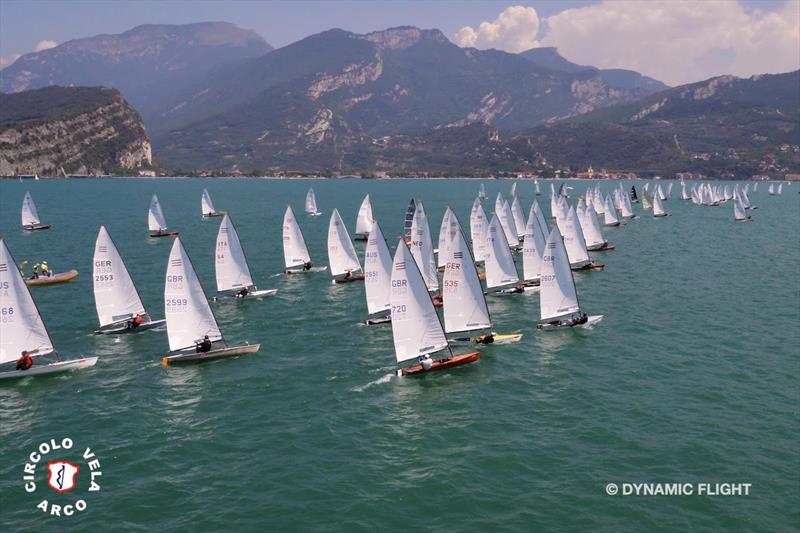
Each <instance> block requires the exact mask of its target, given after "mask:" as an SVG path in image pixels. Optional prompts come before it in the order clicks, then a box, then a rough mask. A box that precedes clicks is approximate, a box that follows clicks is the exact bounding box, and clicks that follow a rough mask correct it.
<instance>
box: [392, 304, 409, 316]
mask: <svg viewBox="0 0 800 533" xmlns="http://www.w3.org/2000/svg"><path fill="white" fill-rule="evenodd" d="M406 311H408V309H407V308H406V304H402V305H393V306H392V316H394V315H395V314H397V313H405V312H406Z"/></svg>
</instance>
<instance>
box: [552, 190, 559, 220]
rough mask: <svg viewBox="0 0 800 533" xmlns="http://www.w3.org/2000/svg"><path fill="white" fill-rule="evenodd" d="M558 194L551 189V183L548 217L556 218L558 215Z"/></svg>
mask: <svg viewBox="0 0 800 533" xmlns="http://www.w3.org/2000/svg"><path fill="white" fill-rule="evenodd" d="M558 199H559V198H558V196H557V195H556V193H555V192H554V190H553V184H552V183H551V184H550V218H556V217H557V216H558V210H559V207H558Z"/></svg>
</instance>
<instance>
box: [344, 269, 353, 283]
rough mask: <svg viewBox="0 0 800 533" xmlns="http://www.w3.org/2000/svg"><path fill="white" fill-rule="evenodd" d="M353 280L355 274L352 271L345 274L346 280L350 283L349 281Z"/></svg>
mask: <svg viewBox="0 0 800 533" xmlns="http://www.w3.org/2000/svg"><path fill="white" fill-rule="evenodd" d="M351 279H353V272H352V271H351V270H348V271H347V272H345V274H344V280H345V281H348V280H351Z"/></svg>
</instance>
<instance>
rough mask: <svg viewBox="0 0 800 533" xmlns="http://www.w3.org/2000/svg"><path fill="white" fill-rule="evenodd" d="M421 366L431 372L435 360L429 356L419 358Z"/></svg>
mask: <svg viewBox="0 0 800 533" xmlns="http://www.w3.org/2000/svg"><path fill="white" fill-rule="evenodd" d="M419 364H421V365H422V368H423V369H424V370H430V369H431V368H433V359H431V356H430V355H428V354H425V355H421V356H420V357H419Z"/></svg>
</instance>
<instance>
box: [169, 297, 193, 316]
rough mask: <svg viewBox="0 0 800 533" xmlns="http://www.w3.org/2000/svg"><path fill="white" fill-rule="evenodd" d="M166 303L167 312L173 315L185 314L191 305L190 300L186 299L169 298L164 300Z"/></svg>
mask: <svg viewBox="0 0 800 533" xmlns="http://www.w3.org/2000/svg"><path fill="white" fill-rule="evenodd" d="M164 303H165V304H166V306H167V311H170V312H172V313H185V312H186V310H187V306H188V305H189V300H188V299H186V298H167V299H166V300H164Z"/></svg>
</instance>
